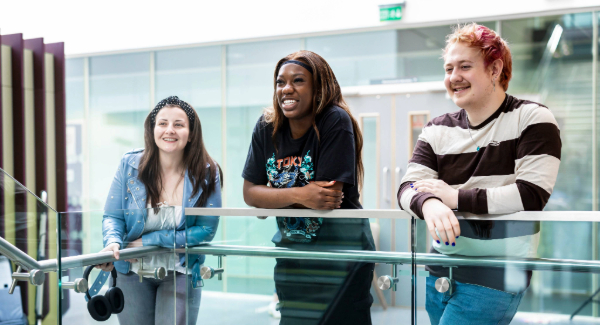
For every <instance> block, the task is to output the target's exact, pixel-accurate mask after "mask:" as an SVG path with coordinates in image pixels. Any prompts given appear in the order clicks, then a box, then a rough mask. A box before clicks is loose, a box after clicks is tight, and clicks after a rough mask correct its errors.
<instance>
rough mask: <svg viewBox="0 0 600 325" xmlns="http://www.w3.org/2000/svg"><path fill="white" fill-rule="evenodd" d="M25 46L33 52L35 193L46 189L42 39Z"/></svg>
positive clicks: (38, 193) (36, 39)
mask: <svg viewBox="0 0 600 325" xmlns="http://www.w3.org/2000/svg"><path fill="white" fill-rule="evenodd" d="M25 48H26V49H29V50H31V51H32V52H33V82H34V84H33V88H34V106H35V108H34V109H35V110H34V111H35V194H36V195H38V196H39V195H40V193H41V191H42V190H47V184H46V183H47V182H46V180H47V175H46V87H45V82H46V81H45V78H44V72H45V67H44V65H45V64H44V55H45V53H46V52H45V50H44V39H43V38H35V39H29V40H25Z"/></svg>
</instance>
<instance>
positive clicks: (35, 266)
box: [0, 208, 600, 273]
mask: <svg viewBox="0 0 600 325" xmlns="http://www.w3.org/2000/svg"><path fill="white" fill-rule="evenodd" d="M185 214H186V215H220V216H274V215H277V216H287V217H319V218H392V219H410V218H412V217H411V216H410V215H409V214H408V213H407V212H405V211H402V210H393V209H389V210H359V209H355V210H332V211H323V210H311V209H255V208H186V209H185ZM458 215H459V218H463V219H478V220H520V221H541V220H547V221H565V220H564V219H565V215H568V216H569V217H568V220H569V221H600V214H599V213H597V212H585V211H575V212H560V211H551V212H548V211H544V212H540V211H536V212H518V213H512V214H505V215H488V216H474V215H471V214H465V213H458ZM559 217H560V219H558V218H559ZM170 251H172V249H168V248H161V247H157V246H152V247H148V246H146V247H137V248H128V249H123V250H121V251H120V258H121V260H124V259H130V258H142V257H147V256H152V255H155V254H159V253H166V252H170ZM176 252H178V253H183V252H185V249H177V250H176ZM188 253H197V254H213V255H239V256H264V257H274V258H296V259H327V260H340V261H364V262H374V263H389V264H392V263H396V264H407V263H411V256H410V253H408V252H407V253H397V252H372V251H301V250H289V249H285V248H272V247H271V248H269V247H248V246H220V245H203V246H198V247H192V248H188ZM0 254H3V255H5V256H7V257H8V258H9V259H11V260H12V261H14V262H16V263H17V264H18V265H21V266H22V267H23V268H24V269H26V270H40V271H43V272H57V271H58V260H57V259H48V260H44V261H36V260H34V259H33V258H31V257H30V256H29V255H27V254H26V253H24V252H23V251H21V250H20V249H18V248H17V247H15V246H14V245H12V244H11V243H9V242H8V241H6V240H5V239H4V238H1V237H0ZM114 261H116V259H115V258H114V257H113V254H112V252H100V253H92V254H85V255H80V256H72V257H64V258H62V259H61V263H62V268H63V269H69V268H75V267H82V266H87V265H94V264H101V263H107V262H114ZM416 263H417V264H423V265H425V264H426V265H444V266H466V265H478V266H490V267H515V268H521V269H530V270H558V271H573V272H591V273H600V262H597V261H584V260H558V259H519V258H515V259H505V258H495V257H465V256H446V255H438V254H416Z"/></svg>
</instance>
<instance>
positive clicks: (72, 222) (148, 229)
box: [59, 207, 185, 324]
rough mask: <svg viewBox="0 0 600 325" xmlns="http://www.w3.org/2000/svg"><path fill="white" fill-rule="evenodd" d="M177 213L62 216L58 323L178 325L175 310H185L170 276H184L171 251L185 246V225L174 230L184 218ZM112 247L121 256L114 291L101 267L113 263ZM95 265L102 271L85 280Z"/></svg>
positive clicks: (115, 212) (109, 212) (111, 212)
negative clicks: (177, 302) (60, 310)
mask: <svg viewBox="0 0 600 325" xmlns="http://www.w3.org/2000/svg"><path fill="white" fill-rule="evenodd" d="M177 210H178V211H179V212H181V209H177V207H161V208H156V209H154V208H151V209H127V210H104V211H85V212H68V213H61V214H60V219H61V223H60V225H61V228H60V229H59V231H60V234H61V238H60V244H61V253H62V256H61V267H60V269H61V287H62V297H61V301H62V311H63V313H62V324H96V323H99V322H103V323H104V324H133V323H135V324H152V323H154V322H155V321H156V324H176V322H175V315H176V314H177V313H178V308H180V309H179V311H180V310H181V308H185V306H184V305H182V306H177V305H176V296H177V290H176V288H177V286H176V285H177V283H176V281H175V277H174V275H173V272H174V271H175V270H179V271H181V270H183V271H184V272H185V266H182V265H180V256H179V254H177V253H176V252H175V248H176V244H177V243H178V240H180V241H182V242H183V243H185V240H184V239H183V232H184V226H183V225H181V228H180V229H179V231H178V230H177V229H178V227H179V226H180V224H181V222H182V218H183V216H180V217H179V218H178V216H177V214H176V212H177ZM178 222H179V224H178ZM179 244H180V245H181V243H179ZM113 247H115V249H116V251H118V252H119V260H118V261H115V263H114V264H111V265H112V267H114V270H115V271H116V272H115V275H116V288H114V287H113V279H112V278H113V277H112V273H113V272H108V270H109V269H110V268H112V267H111V266H109V265H107V264H105V263H107V262H109V261H111V260H114V258H113V256H114V254H115V253H114V252H113V253H112V255H111V250H110V249H111V248H113ZM93 265H100V266H99V267H100V268H103V270H106V272H105V271H103V270H101V269H100V268H97V267H92V268H91V269H89V274H87V279H86V269H87V268H88V267H90V266H93ZM81 279H86V282H87V286H86V285H85V284H81ZM88 288H89V290H88V293H89V297H86V293H85V290H84V289H88ZM119 291H120V293H119ZM121 294H122V296H121ZM90 298H91V302H89V299H90ZM119 301H121V302H119ZM106 303H108V305H106ZM107 306H110V308H109V307H107ZM120 306H122V308H121V307H120ZM90 309H92V311H90ZM120 309H121V311H120V312H119V310H120ZM103 319H105V320H103Z"/></svg>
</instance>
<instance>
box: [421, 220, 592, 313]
mask: <svg viewBox="0 0 600 325" xmlns="http://www.w3.org/2000/svg"><path fill="white" fill-rule="evenodd" d="M539 214H540V216H542V217H543V216H544V214H543V212H542V213H539ZM567 216H568V212H567V213H566V214H565V218H567ZM416 223H417V224H420V227H423V228H424V229H427V227H426V223H425V221H423V220H416ZM459 224H460V236H459V237H458V238H452V239H447V241H448V244H447V245H446V242H445V240H444V239H442V235H440V234H439V233H440V231H439V229H438V230H437V233H436V235H437V236H438V238H440V243H438V242H437V240H435V239H434V237H433V235H432V234H429V233H428V234H427V235H426V238H425V239H424V238H419V239H418V240H417V245H416V246H417V247H416V252H417V254H416V264H417V269H418V270H419V272H418V276H419V277H418V282H417V287H416V289H417V290H416V291H417V301H418V305H417V318H418V324H438V323H444V322H448V321H454V322H458V323H463V324H471V323H472V324H487V323H490V322H492V321H493V322H494V324H496V323H498V322H499V323H500V324H505V323H506V324H508V322H510V320H511V319H512V322H510V323H511V324H529V323H536V324H537V323H557V324H558V323H561V324H562V323H565V324H567V323H569V320H570V318H571V316H572V315H574V317H573V319H572V321H571V322H570V324H590V323H596V322H599V321H600V319H599V318H598V309H597V307H598V306H597V305H596V303H594V302H591V298H590V297H592V295H593V294H594V293H595V292H596V291H597V290H598V288H599V287H600V285H599V284H598V273H600V262H599V261H598V260H597V259H598V253H597V252H598V250H597V247H598V239H597V236H594V235H593V233H594V229H595V228H597V226H598V225H597V223H594V222H570V221H559V222H549V221H545V222H539V221H507V220H459ZM596 233H597V232H596ZM446 238H449V237H448V236H446ZM423 248H427V251H428V253H422V251H423ZM450 273H451V274H450ZM596 300H597V298H596Z"/></svg>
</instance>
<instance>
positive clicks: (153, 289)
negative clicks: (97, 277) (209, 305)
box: [110, 271, 202, 325]
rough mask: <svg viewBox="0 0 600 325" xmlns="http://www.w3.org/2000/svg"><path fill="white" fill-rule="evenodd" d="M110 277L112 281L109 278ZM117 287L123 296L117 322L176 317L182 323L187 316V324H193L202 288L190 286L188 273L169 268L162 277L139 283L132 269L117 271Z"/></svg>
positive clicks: (159, 322) (160, 324)
mask: <svg viewBox="0 0 600 325" xmlns="http://www.w3.org/2000/svg"><path fill="white" fill-rule="evenodd" d="M173 277H175V279H174V278H173ZM174 280H175V281H174ZM110 281H111V284H112V278H111V279H110ZM117 287H119V288H121V290H122V291H123V296H124V298H125V308H123V311H122V312H121V313H120V314H117V317H118V318H119V324H120V325H140V324H144V325H154V324H156V325H164V324H173V321H174V320H175V319H177V321H176V324H177V325H184V324H186V318H187V324H190V325H192V324H193V325H195V324H196V322H197V320H198V311H199V309H200V298H201V295H202V291H201V289H200V288H198V289H193V288H192V276H191V275H185V274H181V273H178V272H174V271H168V272H167V276H166V277H165V278H164V279H163V280H155V279H148V278H144V281H143V282H142V283H140V278H139V276H138V275H137V274H135V273H133V272H129V274H121V273H119V275H118V277H117ZM186 291H187V294H186ZM186 305H187V306H188V312H189V314H188V315H186ZM175 306H177V307H176V308H175ZM113 317H114V316H113Z"/></svg>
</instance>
